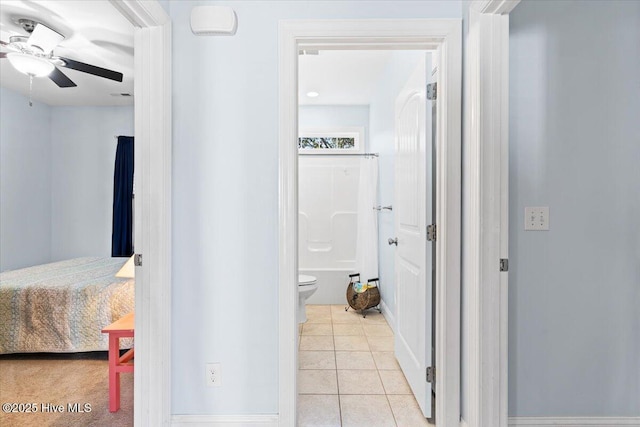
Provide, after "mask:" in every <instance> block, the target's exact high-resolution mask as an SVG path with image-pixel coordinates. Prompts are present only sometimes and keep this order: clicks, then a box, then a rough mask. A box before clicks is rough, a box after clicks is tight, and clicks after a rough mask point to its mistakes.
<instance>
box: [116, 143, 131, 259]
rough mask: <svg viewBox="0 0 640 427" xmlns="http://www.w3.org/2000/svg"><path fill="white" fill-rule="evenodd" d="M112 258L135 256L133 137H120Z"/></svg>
mask: <svg viewBox="0 0 640 427" xmlns="http://www.w3.org/2000/svg"><path fill="white" fill-rule="evenodd" d="M112 230H113V231H112V233H111V256H113V257H127V256H131V255H133V137H132V136H119V137H118V148H117V150H116V165H115V169H114V173H113V229H112Z"/></svg>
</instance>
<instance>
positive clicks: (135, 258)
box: [133, 254, 142, 267]
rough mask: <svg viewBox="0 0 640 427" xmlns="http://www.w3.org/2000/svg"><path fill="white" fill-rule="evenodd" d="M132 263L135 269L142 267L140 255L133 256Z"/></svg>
mask: <svg viewBox="0 0 640 427" xmlns="http://www.w3.org/2000/svg"><path fill="white" fill-rule="evenodd" d="M133 263H134V264H135V266H136V267H141V266H142V254H135V255H134V256H133Z"/></svg>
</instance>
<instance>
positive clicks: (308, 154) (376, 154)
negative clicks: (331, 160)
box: [298, 153, 379, 157]
mask: <svg viewBox="0 0 640 427" xmlns="http://www.w3.org/2000/svg"><path fill="white" fill-rule="evenodd" d="M298 154H299V155H301V156H373V157H378V155H379V154H378V153H298Z"/></svg>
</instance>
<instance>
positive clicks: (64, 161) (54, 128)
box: [0, 88, 134, 271]
mask: <svg viewBox="0 0 640 427" xmlns="http://www.w3.org/2000/svg"><path fill="white" fill-rule="evenodd" d="M0 95H1V96H0V118H1V120H2V126H0V271H4V270H7V269H15V268H21V267H27V266H31V265H36V264H43V263H47V262H52V261H58V260H61V259H68V258H73V257H78V256H110V255H111V226H112V225H111V217H112V203H113V167H114V159H115V152H116V140H115V139H114V135H133V118H134V113H133V106H124V107H51V106H48V105H45V104H41V103H39V102H34V103H33V107H29V101H28V99H27V98H26V97H24V96H22V95H20V94H18V93H16V92H13V91H11V90H7V89H4V88H1V89H0Z"/></svg>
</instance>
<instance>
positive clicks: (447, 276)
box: [279, 20, 461, 426]
mask: <svg viewBox="0 0 640 427" xmlns="http://www.w3.org/2000/svg"><path fill="white" fill-rule="evenodd" d="M460 42H461V40H460V21H458V20H409V21H406V20H397V21H390V20H384V21H376V20H367V21H348V22H347V21H304V22H300V21H289V22H283V23H282V24H281V27H280V258H279V259H280V263H279V265H280V291H279V294H280V298H279V302H280V310H279V312H280V317H279V325H280V374H279V380H280V411H279V412H280V423H281V425H289V426H293V425H295V422H296V398H297V389H296V368H297V366H298V363H297V347H296V344H297V322H296V314H297V313H296V307H297V300H298V289H297V281H298V259H297V255H298V152H297V141H298V126H297V123H298V94H297V88H298V76H297V68H298V52H299V50H300V49H323V48H327V47H329V48H332V49H425V50H439V52H440V55H439V57H440V62H441V65H440V67H441V69H440V76H441V79H440V80H441V81H440V86H441V87H440V89H441V93H442V94H443V96H442V97H441V98H440V99H439V101H438V112H439V113H440V117H439V118H438V128H439V129H441V130H442V132H441V133H440V136H439V140H438V144H439V146H441V147H442V149H441V150H440V151H439V154H438V158H437V162H438V164H439V165H441V166H442V167H441V168H439V170H438V183H439V184H438V189H437V194H438V202H439V203H438V206H439V208H438V210H437V212H436V222H438V228H439V229H440V234H441V239H440V240H438V241H437V243H436V251H437V252H438V253H439V254H441V256H440V257H438V266H437V271H438V274H437V277H436V284H435V285H436V288H437V291H436V292H437V295H438V297H437V300H436V312H437V322H436V334H435V340H436V348H437V352H438V354H437V356H436V357H437V359H438V360H441V361H442V363H441V365H440V366H439V367H438V371H439V373H440V374H439V375H442V376H441V377H440V376H439V377H438V378H442V379H441V380H438V381H436V390H437V395H438V396H441V398H440V399H438V400H437V402H436V411H437V412H438V414H439V419H438V420H437V422H438V425H448V424H449V423H453V422H454V421H455V422H457V421H458V419H459V416H460V414H459V370H460V363H459V361H460V348H459V335H460V331H459V326H460V321H459V312H460V311H459V310H460V307H459V303H460V289H459V278H460V266H459V259H460V220H459V219H460V110H461V105H460V104H461V99H460V72H461V46H460ZM445 283H446V286H445Z"/></svg>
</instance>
